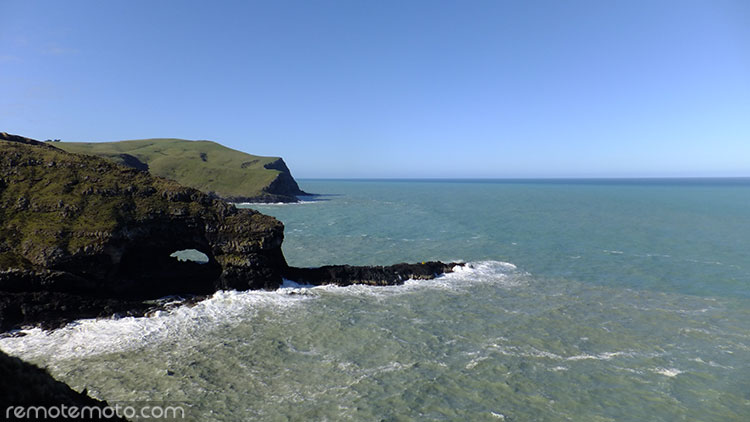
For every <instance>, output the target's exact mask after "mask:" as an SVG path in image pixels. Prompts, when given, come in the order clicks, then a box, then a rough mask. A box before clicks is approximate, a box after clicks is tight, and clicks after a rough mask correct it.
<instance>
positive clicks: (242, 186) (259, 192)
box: [53, 139, 306, 202]
mask: <svg viewBox="0 0 750 422" xmlns="http://www.w3.org/2000/svg"><path fill="white" fill-rule="evenodd" d="M53 144H54V146H55V147H57V148H60V149H63V150H65V151H68V152H74V153H79V154H89V155H96V156H99V157H102V158H106V159H108V160H110V161H113V162H116V163H118V164H123V165H126V166H130V167H133V168H136V169H139V170H146V171H149V172H150V173H151V174H153V175H154V176H159V177H164V178H167V179H171V180H175V181H177V182H178V183H180V184H182V185H185V186H190V187H193V188H196V189H198V190H201V191H203V192H206V193H212V194H214V195H216V196H218V197H220V198H222V199H225V200H227V201H231V202H296V201H297V195H306V193H305V192H303V191H302V190H301V189H300V188H299V186H298V185H297V182H296V181H295V180H294V178H293V177H292V173H291V171H290V170H289V168H288V167H287V165H286V163H284V160H283V159H281V158H279V157H263V156H258V155H252V154H247V153H245V152H242V151H237V150H233V149H230V148H227V147H225V146H223V145H220V144H218V143H216V142H212V141H188V140H185V139H139V140H132V141H118V142H95V143H91V142H54V143H53Z"/></svg>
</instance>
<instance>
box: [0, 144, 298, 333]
mask: <svg viewBox="0 0 750 422" xmlns="http://www.w3.org/2000/svg"><path fill="white" fill-rule="evenodd" d="M0 223H1V224H0V292H2V295H0V328H3V329H7V328H9V327H12V326H16V325H18V324H21V323H24V322H33V321H28V319H31V320H33V319H34V318H32V317H31V316H32V315H34V314H35V312H34V310H36V311H37V312H36V313H37V314H39V317H42V316H43V315H45V314H46V315H48V317H49V315H54V313H55V311H56V310H59V309H60V308H66V307H72V306H74V307H78V308H80V309H87V308H89V307H90V308H91V312H92V313H93V314H92V315H88V314H84V315H83V316H98V313H97V312H96V310H99V312H106V311H114V312H120V311H122V310H124V309H132V308H133V306H132V305H134V304H135V303H137V301H139V300H144V299H155V298H159V297H162V296H165V295H176V294H188V295H202V294H209V293H212V292H214V291H216V290H219V289H239V290H244V289H257V288H276V287H278V285H279V284H280V283H281V274H282V271H283V269H284V268H286V261H285V260H284V256H283V254H282V252H281V243H282V241H283V238H284V234H283V230H284V227H283V225H282V224H281V223H280V222H279V221H278V220H276V219H275V218H273V217H270V216H266V215H263V214H260V213H259V212H257V211H253V210H245V209H237V208H235V207H234V206H233V205H231V204H228V203H226V202H224V201H221V200H218V199H215V198H214V197H212V196H210V195H207V194H205V193H202V192H200V191H198V190H196V189H193V188H189V187H184V186H180V185H179V184H177V183H176V182H173V181H171V180H166V179H162V178H158V177H153V176H151V175H150V174H148V173H145V172H142V171H138V170H135V169H132V168H127V167H124V166H121V165H118V164H115V163H113V162H111V161H108V160H105V159H102V158H99V157H95V156H88V155H80V154H71V153H68V152H65V151H63V150H60V149H58V148H55V147H54V146H52V145H51V144H47V143H41V142H36V141H33V140H31V139H28V138H22V137H18V136H14V135H7V134H0ZM193 249H194V250H197V251H200V252H201V253H203V254H205V256H206V257H207V260H206V261H207V262H204V263H196V262H191V261H180V260H178V259H176V258H174V257H173V256H171V255H172V254H173V253H174V252H177V251H180V250H193ZM40 306H41V307H42V308H40ZM44 307H47V308H49V309H46V310H45V309H44ZM135 308H138V307H137V306H136V307H135ZM110 313H112V312H110Z"/></svg>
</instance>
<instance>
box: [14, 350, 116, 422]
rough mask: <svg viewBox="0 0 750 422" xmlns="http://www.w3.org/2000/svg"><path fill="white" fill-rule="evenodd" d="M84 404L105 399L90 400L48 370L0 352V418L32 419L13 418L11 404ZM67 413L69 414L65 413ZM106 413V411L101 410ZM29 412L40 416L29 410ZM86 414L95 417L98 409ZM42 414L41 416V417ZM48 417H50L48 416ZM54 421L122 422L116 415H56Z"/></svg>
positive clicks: (100, 405)
mask: <svg viewBox="0 0 750 422" xmlns="http://www.w3.org/2000/svg"><path fill="white" fill-rule="evenodd" d="M62 405H64V406H65V407H66V408H69V407H73V406H75V407H79V408H83V407H86V406H90V407H96V408H104V407H105V406H107V402H103V401H100V400H96V399H93V398H91V397H89V396H88V395H87V394H86V392H85V391H84V392H81V393H79V392H77V391H74V390H72V389H71V388H70V387H68V386H67V385H66V384H64V383H62V382H60V381H57V380H56V379H54V378H52V376H51V375H50V374H49V373H47V371H45V370H43V369H41V368H39V367H37V366H35V365H32V364H30V363H27V362H24V361H22V360H21V359H19V358H16V357H11V356H8V355H7V354H5V353H3V352H2V351H0V419H1V420H34V418H33V416H32V418H22V419H15V418H14V413H13V411H14V409H10V412H9V411H8V407H10V406H24V407H28V406H46V407H49V406H56V407H58V408H61V406H62ZM79 411H80V410H79ZM66 414H68V415H70V413H66ZM104 414H105V415H106V414H108V413H104ZM32 415H39V414H38V413H32ZM87 415H94V416H98V415H99V412H95V413H91V412H89V413H87ZM41 418H42V416H40V420H41ZM50 420H53V419H51V418H50ZM54 420H79V421H80V420H91V421H98V420H111V421H124V420H125V419H123V418H119V417H117V416H115V417H113V418H104V419H99V418H96V417H94V418H84V419H78V418H69V419H66V418H55V419H54Z"/></svg>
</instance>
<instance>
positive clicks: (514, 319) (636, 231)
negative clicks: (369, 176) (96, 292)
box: [0, 179, 750, 421]
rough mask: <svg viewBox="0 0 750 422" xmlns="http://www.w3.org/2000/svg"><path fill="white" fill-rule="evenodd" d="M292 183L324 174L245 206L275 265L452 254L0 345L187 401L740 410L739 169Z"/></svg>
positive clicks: (311, 413) (211, 416)
mask: <svg viewBox="0 0 750 422" xmlns="http://www.w3.org/2000/svg"><path fill="white" fill-rule="evenodd" d="M301 187H302V189H304V190H306V191H308V192H315V193H320V194H322V195H321V196H318V197H315V198H311V200H310V201H309V202H306V203H302V204H295V205H262V206H253V207H255V208H257V209H259V210H260V211H262V212H264V213H267V214H271V215H274V216H276V217H277V218H279V219H280V220H281V221H283V222H284V224H285V226H286V231H285V233H286V239H285V241H284V253H285V255H286V257H287V260H288V262H289V263H290V264H291V265H296V266H317V265H323V264H333V263H349V264H391V263H396V262H403V261H409V262H415V261H424V260H434V259H439V260H443V261H451V260H462V261H466V262H468V263H469V265H468V268H466V269H465V270H462V271H459V272H457V273H454V274H450V275H447V276H445V277H441V278H439V279H437V280H434V281H419V282H408V283H407V285H405V286H399V287H364V286H352V287H347V288H338V287H321V288H303V287H300V286H296V285H294V284H293V283H288V284H287V287H286V288H283V289H281V290H279V291H276V292H243V293H237V292H224V293H219V294H217V295H215V296H214V297H213V298H211V299H209V300H207V301H204V302H202V303H200V304H198V305H196V306H195V307H192V308H180V309H178V310H176V311H173V312H171V313H161V314H159V315H156V316H153V317H150V318H127V319H121V320H106V321H80V322H78V323H76V324H72V325H70V326H68V327H66V328H63V329H61V330H57V331H54V332H51V333H43V332H41V331H39V330H31V331H29V335H27V336H25V337H18V338H6V339H2V340H0V348H2V349H3V350H6V351H8V352H10V353H14V354H17V355H19V356H22V357H25V358H27V359H29V360H31V361H33V362H36V363H39V364H43V365H48V366H49V368H50V370H51V372H52V373H53V374H54V375H55V376H57V377H59V378H60V379H62V380H64V381H66V382H68V383H69V384H71V385H73V386H75V387H77V388H79V389H81V388H83V387H87V388H88V389H89V391H90V392H91V393H92V394H95V395H97V396H98V397H101V398H104V399H107V400H111V401H134V400H135V401H138V400H141V401H143V400H150V401H168V402H174V403H185V404H186V405H188V406H190V411H191V414H192V415H194V416H195V417H196V418H197V419H198V420H221V421H241V420H273V421H275V420H278V421H283V420H331V421H335V420H368V421H369V420H456V421H463V420H488V421H491V420H506V421H510V420H513V421H530V420H544V421H566V420H571V421H645V420H648V421H676V420H686V421H694V420H695V421H745V420H750V180H747V179H744V180H743V179H735V180H661V181H658V180H657V181H655V180H649V181H606V180H601V181H591V180H589V181H325V180H304V181H302V182H301ZM167 371H171V373H173V375H169V374H168V372H167Z"/></svg>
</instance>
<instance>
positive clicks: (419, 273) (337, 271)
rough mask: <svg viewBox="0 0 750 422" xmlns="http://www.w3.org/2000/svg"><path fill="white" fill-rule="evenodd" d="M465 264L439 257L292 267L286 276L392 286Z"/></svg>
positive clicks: (306, 281)
mask: <svg viewBox="0 0 750 422" xmlns="http://www.w3.org/2000/svg"><path fill="white" fill-rule="evenodd" d="M463 265H464V264H458V263H449V264H445V263H442V262H439V261H430V262H422V263H421V264H406V263H403V264H396V265H391V266H386V267H382V266H361V267H357V266H351V265H326V266H323V267H316V268H295V267H289V268H287V270H286V271H284V278H287V279H290V280H293V281H295V282H297V283H300V284H312V285H314V286H319V285H323V284H335V285H338V286H349V285H352V284H367V285H371V286H390V285H398V284H403V283H404V282H405V281H406V280H409V279H414V280H431V279H433V278H435V277H437V276H439V275H441V274H444V273H449V272H452V271H453V268H454V267H456V266H463Z"/></svg>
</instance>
